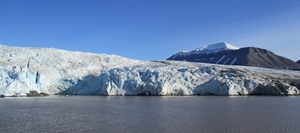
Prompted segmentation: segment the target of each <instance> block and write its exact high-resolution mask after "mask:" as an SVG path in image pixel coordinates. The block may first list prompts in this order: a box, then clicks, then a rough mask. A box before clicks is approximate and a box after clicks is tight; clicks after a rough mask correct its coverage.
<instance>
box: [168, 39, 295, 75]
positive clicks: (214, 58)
mask: <svg viewBox="0 0 300 133" xmlns="http://www.w3.org/2000/svg"><path fill="white" fill-rule="evenodd" d="M167 60H178V61H190V62H203V63H212V64H223V65H242V66H255V67H265V68H275V69H293V70H300V65H299V64H297V63H296V62H294V61H292V60H290V59H287V58H285V57H282V56H279V55H276V54H274V53H273V52H271V51H268V50H266V49H261V48H255V47H244V48H237V47H235V46H232V45H230V44H227V43H217V44H212V45H209V46H206V47H201V48H198V49H195V50H192V51H188V52H179V53H177V54H174V55H172V56H171V57H169V58H168V59H167Z"/></svg>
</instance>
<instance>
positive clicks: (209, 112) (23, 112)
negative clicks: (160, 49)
mask: <svg viewBox="0 0 300 133" xmlns="http://www.w3.org/2000/svg"><path fill="white" fill-rule="evenodd" d="M0 117H1V118H0V132H1V133H6V132H128V133H133V132H139V133H140V132H149V133H153V132H170V133H176V132H179V133H180V132H263V133H265V132H299V131H300V126H299V123H300V97H296V96H295V97H274V96H272V97H270V96H249V97H225V96H188V97H184V96H174V97H173V96H163V97H159V96H154V97H145V96H144V97H143V96H119V97H114V96H108V97H105V96H69V97H64V96H51V97H19V98H1V99H0Z"/></svg>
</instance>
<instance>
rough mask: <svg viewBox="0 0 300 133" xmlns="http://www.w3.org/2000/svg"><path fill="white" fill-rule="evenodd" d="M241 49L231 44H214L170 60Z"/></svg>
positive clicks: (179, 54)
mask: <svg viewBox="0 0 300 133" xmlns="http://www.w3.org/2000/svg"><path fill="white" fill-rule="evenodd" d="M238 49H239V47H236V46H233V45H231V44H229V43H225V42H220V43H214V44H210V45H207V46H203V47H199V48H197V49H194V50H191V51H182V52H179V53H177V54H175V55H173V56H172V57H170V59H175V58H176V57H177V56H190V55H198V54H206V55H207V54H212V53H218V52H221V51H225V50H238Z"/></svg>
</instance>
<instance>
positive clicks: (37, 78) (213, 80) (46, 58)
mask: <svg viewBox="0 0 300 133" xmlns="http://www.w3.org/2000/svg"><path fill="white" fill-rule="evenodd" d="M0 57H1V58H0V95H4V96H13V95H25V94H26V93H28V92H29V91H30V90H36V91H38V92H44V93H50V94H65V95H299V94H300V71H291V70H275V69H265V68H257V67H242V66H223V65H214V64H205V63H190V62H180V61H156V62H148V61H138V60H132V59H128V58H124V57H120V56H116V55H104V54H92V53H83V52H70V51H64V50H58V49H53V48H19V47H10V46H3V45H1V46H0Z"/></svg>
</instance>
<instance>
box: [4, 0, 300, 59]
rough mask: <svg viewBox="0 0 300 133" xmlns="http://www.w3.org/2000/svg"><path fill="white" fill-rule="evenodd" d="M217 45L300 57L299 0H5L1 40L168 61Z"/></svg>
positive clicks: (14, 44)
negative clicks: (210, 45)
mask: <svg viewBox="0 0 300 133" xmlns="http://www.w3.org/2000/svg"><path fill="white" fill-rule="evenodd" d="M219 42H227V43H229V44H232V45H234V46H237V47H250V46H251V47H259V48H264V49H268V50H270V51H272V52H274V53H275V54H278V55H281V56H284V57H287V58H289V59H292V60H294V61H296V60H299V59H300V2H299V0H0V44H2V45H9V46H21V47H47V48H48V47H51V48H59V49H64V50H72V51H85V52H93V53H99V54H116V55H120V56H124V57H127V58H133V59H139V60H164V59H166V58H168V57H170V56H171V55H173V54H175V53H177V52H179V51H185V50H193V49H196V48H198V47H201V46H205V45H209V44H213V43H219Z"/></svg>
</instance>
